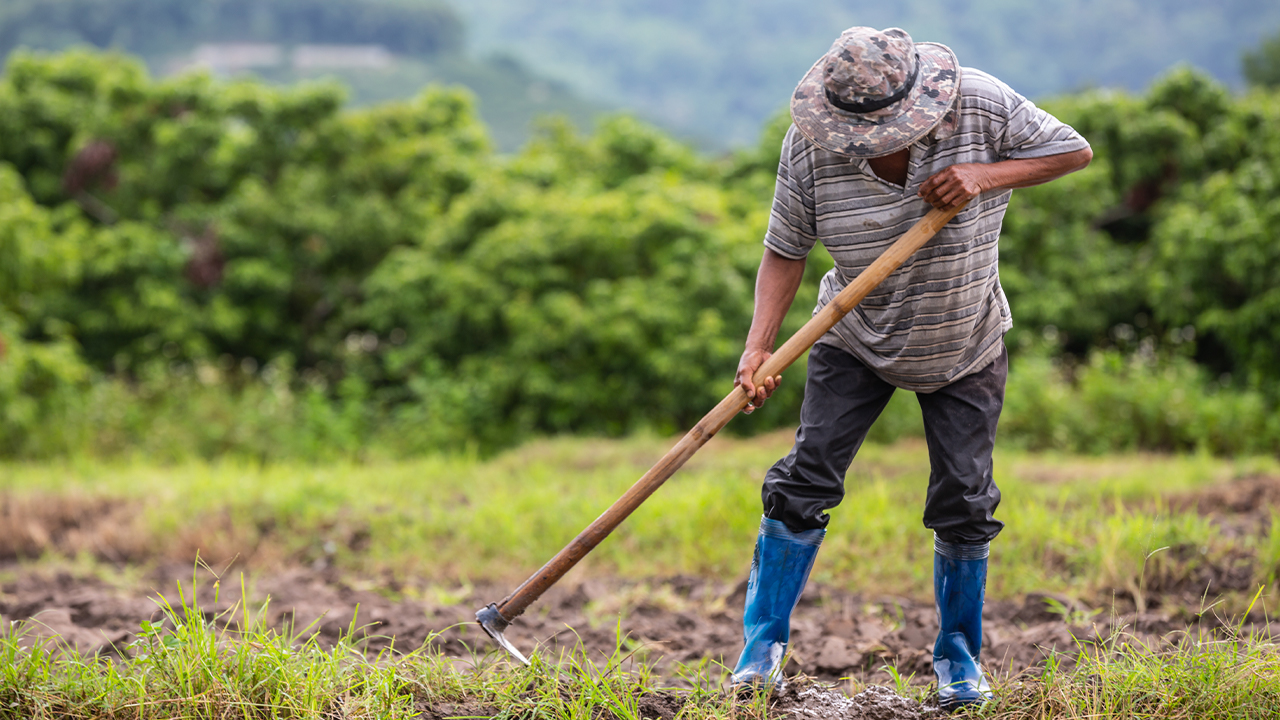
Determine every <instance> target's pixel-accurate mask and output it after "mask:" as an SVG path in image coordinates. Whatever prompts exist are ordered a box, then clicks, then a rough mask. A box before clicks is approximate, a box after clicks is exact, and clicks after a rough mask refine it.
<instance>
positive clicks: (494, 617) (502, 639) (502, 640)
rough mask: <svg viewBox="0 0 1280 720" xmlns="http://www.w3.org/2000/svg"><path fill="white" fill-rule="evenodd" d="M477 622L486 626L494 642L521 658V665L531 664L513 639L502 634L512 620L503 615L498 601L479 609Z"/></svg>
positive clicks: (481, 625)
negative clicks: (508, 638)
mask: <svg viewBox="0 0 1280 720" xmlns="http://www.w3.org/2000/svg"><path fill="white" fill-rule="evenodd" d="M476 622H478V623H480V627H482V628H484V631H485V632H486V633H488V634H489V637H491V638H493V639H494V642H496V643H498V644H499V645H501V646H502V649H503V650H506V651H507V652H509V653H511V655H512V657H514V658H515V659H516V660H519V661H520V664H521V665H528V664H529V659H528V658H526V657H525V656H524V655H521V654H520V651H519V650H517V649H516V646H515V645H512V644H511V641H509V640H507V637H506V636H505V635H503V634H502V633H503V631H505V630H506V629H507V628H508V627H510V625H511V621H510V620H507V619H506V618H504V617H502V613H501V612H498V605H497V603H490V604H489V605H486V606H485V607H482V608H480V609H479V610H477V611H476Z"/></svg>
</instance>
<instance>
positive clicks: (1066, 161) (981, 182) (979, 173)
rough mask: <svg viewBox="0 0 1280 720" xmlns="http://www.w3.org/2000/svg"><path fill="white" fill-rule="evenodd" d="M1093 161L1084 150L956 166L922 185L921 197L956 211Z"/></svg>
mask: <svg viewBox="0 0 1280 720" xmlns="http://www.w3.org/2000/svg"><path fill="white" fill-rule="evenodd" d="M1092 159H1093V151H1092V150H1090V149H1089V148H1087V147H1085V148H1081V149H1079V150H1076V151H1073V152H1069V153H1059V154H1057V155H1046V156H1045V157H1038V158H1022V159H1017V160H1002V161H1000V162H996V163H961V164H959V165H952V166H951V167H948V168H946V169H944V170H942V171H941V172H939V173H938V174H936V175H934V176H933V177H930V178H929V179H927V180H925V181H924V182H923V183H921V184H920V197H922V198H924V200H925V202H928V203H929V204H930V205H933V206H934V207H936V208H944V209H945V208H952V207H955V206H957V205H962V204H964V203H967V202H969V201H970V200H972V199H974V198H975V197H977V196H978V195H980V194H982V193H984V192H988V191H991V190H1008V189H1012V188H1022V187H1031V186H1032V185H1040V184H1041V183H1047V182H1049V181H1050V180H1053V179H1056V178H1060V177H1062V176H1063V175H1066V174H1067V173H1071V172H1075V171H1076V170H1080V169H1081V168H1083V167H1085V166H1086V165H1088V164H1089V161H1090V160H1092Z"/></svg>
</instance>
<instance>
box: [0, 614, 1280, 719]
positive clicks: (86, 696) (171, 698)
mask: <svg viewBox="0 0 1280 720" xmlns="http://www.w3.org/2000/svg"><path fill="white" fill-rule="evenodd" d="M1255 599H1256V598H1255ZM162 608H163V609H164V611H165V615H166V621H165V622H163V623H158V624H155V625H152V624H144V626H143V627H142V629H141V632H140V633H139V636H138V639H137V640H136V641H135V642H133V643H132V644H131V645H130V646H129V647H127V648H122V651H123V655H124V657H123V658H122V659H119V660H109V659H101V658H80V657H77V656H75V655H73V654H70V653H68V652H64V651H62V650H61V649H59V648H57V647H56V646H51V645H48V644H35V645H34V647H28V645H30V643H27V642H25V641H26V637H25V635H24V632H23V629H22V627H21V626H18V627H10V628H8V629H7V631H3V632H0V719H2V720H8V719H9V718H14V719H16V718H35V719H41V720H42V719H44V718H101V717H110V718H117V719H121V720H126V719H133V718H138V719H141V718H315V717H343V718H408V717H418V716H426V717H432V716H437V717H438V716H444V717H458V718H463V717H501V718H549V719H550V718H555V719H557V720H559V719H566V720H567V719H572V720H577V719H582V720H599V719H600V718H618V719H619V720H639V719H640V718H641V717H642V708H643V705H644V703H645V702H646V698H648V699H649V700H652V699H653V698H654V697H655V696H656V697H660V698H661V699H662V700H663V701H664V702H665V703H666V704H667V705H668V707H670V704H671V703H672V702H674V703H676V705H677V706H678V708H679V713H680V714H679V716H678V717H680V718H685V719H688V720H700V719H702V718H707V719H711V718H716V719H719V718H726V719H727V718H746V719H752V718H759V719H760V720H763V719H764V718H765V717H767V716H769V712H768V709H767V704H766V701H765V698H764V697H762V696H761V695H759V694H756V695H755V696H742V697H738V696H734V695H732V694H726V693H724V692H722V691H721V683H722V682H723V680H724V672H723V669H718V668H709V667H708V666H706V665H705V664H701V665H696V666H685V667H682V668H681V669H680V675H681V676H682V677H683V678H684V679H685V681H686V683H687V684H688V685H690V686H691V688H692V689H684V690H680V691H675V690H672V689H669V688H663V687H662V686H661V685H660V684H659V681H658V680H657V678H656V677H655V676H654V675H653V674H652V673H651V672H650V669H649V668H648V667H647V666H645V665H644V664H642V663H638V662H635V661H633V659H632V658H631V657H630V656H629V655H626V654H624V652H623V650H622V644H621V643H619V644H618V647H617V649H615V651H614V652H613V654H612V655H611V656H609V657H604V658H589V657H587V656H586V655H584V654H583V653H582V652H580V651H579V652H571V653H568V654H567V655H566V656H564V657H561V658H560V659H559V662H545V661H544V660H543V659H541V658H540V657H536V658H535V659H534V661H533V663H532V665H531V666H529V667H513V666H511V665H509V664H508V663H506V662H505V661H503V660H502V659H501V658H499V657H495V656H494V655H490V656H486V657H478V658H474V659H473V660H472V661H471V662H469V663H459V662H457V661H454V660H450V659H448V658H445V657H444V656H442V655H439V654H436V653H433V652H432V651H430V650H427V649H410V650H411V651H410V652H407V653H399V654H392V653H386V654H382V655H379V656H377V657H369V656H366V655H365V654H364V653H363V652H361V649H360V647H359V645H358V644H356V643H352V642H350V641H349V640H343V641H340V642H338V643H337V644H336V645H335V646H333V647H332V648H329V649H325V648H323V647H321V646H320V645H319V644H318V643H317V642H315V639H314V637H309V636H308V635H307V631H306V630H305V629H303V630H301V631H298V632H284V633H281V632H277V631H275V630H272V629H270V628H267V627H266V626H265V625H263V624H262V623H261V622H259V621H255V620H254V617H255V616H256V617H259V618H260V617H262V616H263V614H264V613H260V612H259V613H256V614H255V613H253V612H249V610H250V608H248V607H247V606H246V605H245V604H243V603H241V604H236V605H234V606H233V607H232V608H231V609H229V610H227V611H225V612H223V613H222V614H220V615H218V616H215V617H212V618H210V619H206V617H205V615H204V614H202V612H201V611H200V608H198V607H195V606H194V605H192V604H190V601H189V599H188V598H187V597H184V596H180V597H177V598H174V599H173V602H169V601H164V602H162ZM353 625H354V623H353ZM352 630H355V628H354V627H353V628H352ZM1063 659H1064V658H1063V657H1061V656H1054V657H1052V658H1050V661H1049V663H1048V664H1047V667H1046V668H1045V669H1044V671H1043V672H1042V673H1041V674H1040V675H1039V676H1038V677H1028V676H1024V677H1015V678H997V679H996V682H995V683H994V687H995V691H996V696H995V699H994V700H993V702H992V703H990V704H989V705H988V706H987V707H986V708H985V709H984V710H983V711H981V712H980V713H978V714H980V715H981V716H983V717H991V718H1001V719H1008V720H1022V719H1023V718H1027V719H1030V718H1036V719H1040V718H1080V719H1082V720H1083V719H1084V718H1090V719H1101V718H1117V719H1119V718H1175V719H1181V718H1187V719H1188V720H1189V719H1190V718H1204V719H1207V720H1213V719H1215V718H1271V717H1275V716H1276V713H1278V712H1280V647H1277V645H1275V644H1274V643H1273V642H1271V640H1270V639H1260V638H1243V637H1229V638H1227V639H1225V640H1221V639H1220V640H1216V641H1206V640H1203V639H1197V638H1190V637H1189V638H1187V639H1186V641H1184V642H1182V643H1180V644H1178V645H1176V646H1173V647H1170V648H1162V649H1158V650H1157V649H1152V648H1148V647H1146V646H1143V645H1141V644H1140V643H1137V642H1135V641H1134V639H1133V638H1132V637H1131V636H1128V635H1125V634H1123V633H1118V634H1115V635H1113V636H1112V638H1111V640H1109V641H1108V642H1107V643H1105V644H1103V645H1101V646H1094V647H1089V648H1083V647H1082V648H1081V650H1080V652H1079V653H1078V654H1077V655H1076V656H1075V657H1074V659H1075V660H1076V661H1077V662H1078V663H1079V665H1078V667H1077V669H1076V670H1075V671H1074V672H1069V673H1068V672H1062V670H1061V660H1063ZM798 682H800V683H805V682H807V681H806V680H805V679H803V678H802V679H800V680H798ZM861 689H862V688H861V687H860V686H858V685H857V684H856V683H852V684H851V686H850V687H849V688H848V690H850V691H852V692H858V691H860V690H861ZM898 691H899V692H901V693H903V694H905V695H907V696H908V697H913V698H917V699H925V698H927V697H928V695H929V693H930V690H929V689H928V688H926V687H921V686H912V685H907V684H905V683H903V682H900V683H899V687H898ZM651 715H652V714H651ZM775 716H776V714H775Z"/></svg>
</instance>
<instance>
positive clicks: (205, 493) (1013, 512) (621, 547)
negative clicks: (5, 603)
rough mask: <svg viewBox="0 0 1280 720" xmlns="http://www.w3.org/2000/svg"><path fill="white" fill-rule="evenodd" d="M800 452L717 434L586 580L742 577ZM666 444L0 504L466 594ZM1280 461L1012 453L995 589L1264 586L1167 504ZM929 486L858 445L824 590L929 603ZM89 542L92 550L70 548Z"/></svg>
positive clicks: (592, 563)
mask: <svg viewBox="0 0 1280 720" xmlns="http://www.w3.org/2000/svg"><path fill="white" fill-rule="evenodd" d="M789 442H790V439H789V436H788V435H787V434H775V435H769V436H763V437H758V438H754V439H749V440H734V439H717V440H715V441H713V443H712V444H711V445H709V446H708V447H707V448H705V449H704V450H703V451H702V452H701V453H699V454H698V455H696V456H694V458H693V459H692V460H691V461H690V463H689V465H688V466H687V467H686V468H685V469H683V470H682V471H681V472H680V473H678V474H677V475H676V476H675V477H674V478H673V479H672V480H670V481H669V482H668V483H667V485H666V486H664V487H663V488H662V489H660V490H659V491H658V492H657V493H656V494H655V495H654V496H653V497H652V498H650V500H649V501H648V502H647V503H646V504H644V505H643V506H641V507H640V509H639V510H638V511H637V512H636V513H635V514H634V515H633V516H632V517H631V518H630V519H629V520H628V521H627V522H626V523H624V524H623V525H622V526H621V527H620V528H619V529H618V530H617V531H616V532H615V533H614V534H613V536H611V537H610V538H609V539H608V540H606V541H605V542H604V543H603V544H602V545H601V546H600V547H598V548H597V549H596V550H595V551H594V552H593V553H592V554H591V555H590V556H588V558H587V559H586V560H585V561H584V563H583V567H582V568H581V569H580V570H577V571H575V572H579V573H582V572H595V573H605V574H615V575H625V576H627V577H633V578H640V579H644V578H661V577H669V576H672V575H676V574H688V575H698V576H703V577H710V578H713V579H720V580H724V581H734V580H736V579H738V578H740V577H741V576H744V575H745V573H746V569H747V565H748V563H749V562H750V554H751V547H752V542H753V538H754V535H755V530H756V526H757V524H758V522H759V514H760V509H759V505H760V501H759V480H760V477H761V475H762V474H763V472H764V470H765V469H766V468H767V467H768V466H769V465H770V464H771V463H772V462H773V461H774V460H776V459H777V457H779V456H780V455H781V454H782V453H784V452H785V451H786V449H787V447H788V445H789ZM670 443H671V440H669V439H656V438H638V439H631V440H625V441H604V440H582V439H564V440H547V441H542V442H537V443H533V444H530V445H526V446H524V447H521V448H518V449H516V450H513V451H510V452H508V453H506V454H503V455H500V456H498V457H496V458H493V459H491V460H484V461H482V460H478V459H476V458H474V457H467V456H457V457H435V458H425V459H418V460H411V461H385V462H370V463H367V464H354V463H334V464H328V465H323V466H321V465H307V464H273V465H265V466H261V465H257V464H253V463H249V462H245V461H225V462H220V463H213V464H205V463H189V464H178V465H174V466H159V465H155V464H149V463H147V462H145V461H144V460H135V461H134V462H132V463H119V464H102V463H99V462H96V461H93V462H90V461H80V462H77V461H67V462H61V463H39V464H8V465H0V494H3V495H5V496H7V497H8V499H9V502H11V503H17V504H18V505H20V506H22V507H24V508H26V510H24V512H26V514H27V515H28V516H30V517H35V518H39V517H40V515H41V513H48V512H54V511H55V510H56V511H57V512H64V513H65V512H73V511H74V507H72V509H71V510H68V509H67V508H66V507H63V506H67V505H71V506H76V505H87V506H92V504H93V503H94V502H97V501H99V500H102V499H112V500H123V501H125V502H126V503H127V506H128V508H129V510H128V512H125V513H120V514H119V516H120V517H121V518H122V519H121V520H120V522H122V523H125V525H126V526H125V527H120V528H114V529H113V531H112V534H111V535H110V538H111V539H110V541H111V542H117V543H123V544H126V545H128V546H129V547H128V548H127V549H128V550H129V555H130V556H131V557H140V556H141V557H157V558H163V559H168V560H177V561H183V562H190V561H191V560H192V559H193V558H194V557H195V552H196V550H197V549H199V550H200V552H201V556H202V557H203V558H205V559H206V560H208V561H209V562H210V563H211V564H213V565H217V564H219V563H220V562H224V561H226V560H229V559H231V558H232V557H236V556H239V557H241V558H242V559H246V560H248V561H249V562H250V563H252V562H254V561H255V560H261V561H264V562H265V561H278V560H288V561H293V562H313V561H314V560H316V559H317V558H320V557H325V558H326V559H327V560H328V561H330V562H332V563H334V564H335V565H336V566H337V567H338V568H339V569H342V570H346V571H352V572H358V573H367V574H372V573H379V574H383V573H390V574H392V575H397V576H401V577H405V578H409V577H415V578H425V579H427V580H428V581H430V582H432V583H433V584H435V585H439V586H446V585H453V586H455V587H456V586H457V585H459V584H465V583H467V582H473V581H479V580H499V581H515V580H520V579H523V578H524V577H525V576H527V575H528V574H529V573H531V572H532V571H533V570H535V569H537V568H538V567H540V566H541V564H542V563H543V562H545V561H546V560H547V559H548V558H550V557H551V556H552V555H553V554H554V553H555V552H556V551H558V550H559V549H560V548H561V547H563V546H564V544H565V543H567V542H568V541H569V540H570V539H572V538H573V536H574V535H575V534H577V532H579V531H580V530H581V529H582V528H584V527H585V526H586V525H587V524H588V523H589V522H590V521H591V520H593V519H594V518H595V517H596V516H597V515H599V513H600V512H601V511H602V510H603V509H604V508H606V507H607V506H609V504H611V503H612V502H613V501H614V500H615V499H617V497H618V496H619V495H621V494H622V492H623V491H624V490H625V489H626V488H627V487H628V486H630V484H631V483H632V482H634V481H635V480H636V479H637V478H638V477H639V476H640V474H641V473H642V472H643V471H644V470H645V469H647V468H648V467H649V465H650V464H652V463H653V462H654V461H655V460H656V459H657V458H658V457H660V456H661V455H662V453H663V452H665V450H666V449H667V448H668V447H669V445H670ZM1277 465H1278V464H1277V462H1276V460H1275V459H1273V458H1247V459H1237V460H1224V459H1218V458H1212V457H1209V456H1207V455H1192V456H1159V455H1142V454H1132V455H1110V456H1093V457H1081V456H1072V455H1055V454H1044V453H1040V454H1035V453H1027V452H1021V451H1004V452H1000V453H998V455H997V468H996V477H997V480H998V482H999V483H1000V486H1001V488H1002V491H1003V495H1004V499H1003V501H1002V503H1001V507H1000V511H999V512H998V514H997V516H998V517H1000V518H1002V519H1003V520H1004V521H1005V522H1006V523H1007V527H1006V529H1005V531H1004V532H1003V533H1002V535H1001V536H1000V537H999V538H998V539H997V540H996V542H995V543H994V544H993V546H992V558H993V560H992V568H993V570H992V573H991V579H990V587H989V593H990V595H991V596H992V597H995V598H1004V597H1018V596H1020V595H1021V594H1022V593H1026V592H1030V591H1047V592H1054V593H1065V594H1068V595H1072V596H1076V597H1080V598H1082V599H1090V598H1096V597H1101V596H1105V595H1107V594H1108V593H1110V592H1126V593H1130V594H1134V595H1141V594H1142V593H1143V592H1144V590H1145V588H1147V587H1152V586H1153V583H1160V584H1162V586H1168V585H1169V584H1171V583H1175V584H1176V583H1177V582H1179V581H1180V580H1181V579H1185V578H1189V577H1191V576H1192V572H1193V571H1194V570H1195V568H1196V567H1197V565H1199V564H1201V563H1206V562H1209V563H1212V562H1217V561H1219V560H1221V559H1222V558H1227V557H1239V556H1246V557H1250V558H1256V563H1255V565H1256V575H1257V578H1256V579H1257V582H1258V583H1265V582H1268V581H1270V580H1272V579H1273V578H1274V576H1275V573H1276V568H1277V563H1278V561H1280V539H1278V537H1277V536H1278V535H1280V532H1272V533H1270V535H1267V536H1252V535H1248V534H1243V535H1242V534H1239V533H1236V534H1231V533H1224V532H1223V531H1222V530H1221V529H1220V528H1219V527H1218V526H1216V525H1214V524H1212V523H1211V522H1209V521H1208V520H1206V519H1205V518H1203V517H1201V516H1199V515H1196V514H1195V513H1194V512H1188V511H1180V512H1174V511H1171V510H1170V509H1169V504H1168V501H1167V498H1169V497H1170V496H1171V495H1178V494H1182V493H1193V492H1196V491H1197V490H1199V489H1202V488H1205V487H1207V486H1211V485H1214V484H1218V483H1223V482H1227V481H1229V480H1231V479H1232V478H1235V477H1239V476H1245V475H1250V474H1257V473H1268V474H1277V473H1280V468H1278V466H1277ZM927 477H928V460H927V456H926V452H925V448H924V446H923V444H922V443H920V442H919V441H904V442H900V443H898V444H894V445H873V444H869V445H868V446H866V447H865V448H864V449H863V451H862V452H861V454H860V456H859V457H858V459H857V460H856V461H855V462H854V465H853V467H852V469H851V471H850V474H849V478H848V482H847V491H848V494H847V496H846V499H845V501H844V503H843V504H842V505H841V506H840V507H838V508H836V509H834V510H833V511H832V512H831V515H832V522H831V527H830V532H829V534H828V539H827V541H826V544H825V545H824V547H823V550H822V552H821V554H820V556H819V559H818V563H817V566H816V568H815V570H814V578H815V579H816V580H817V581H818V582H822V583H828V584H831V585H835V586H839V587H843V588H846V589H850V590H863V591H882V592H892V593H897V594H903V595H910V596H916V597H927V596H928V595H929V593H930V591H931V585H930V583H931V562H930V558H931V556H932V545H931V534H930V532H929V531H928V530H927V529H925V528H924V527H923V526H922V524H921V520H920V514H921V507H922V504H923V501H924V494H925V487H926V483H927ZM50 508H53V509H52V510H51V509H50ZM1272 527H1277V526H1276V525H1274V524H1273V525H1272ZM0 541H3V538H0ZM80 550H84V551H86V552H94V550H93V548H92V547H85V548H75V547H70V548H62V549H61V552H63V553H64V554H67V555H74V554H75V553H76V552H78V551H80ZM1209 591H1210V592H1211V593H1212V592H1213V591H1214V589H1213V588H1209Z"/></svg>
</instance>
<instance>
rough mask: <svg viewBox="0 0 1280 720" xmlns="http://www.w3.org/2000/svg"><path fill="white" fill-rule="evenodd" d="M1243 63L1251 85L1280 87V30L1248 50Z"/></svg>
mask: <svg viewBox="0 0 1280 720" xmlns="http://www.w3.org/2000/svg"><path fill="white" fill-rule="evenodd" d="M1241 64H1242V66H1243V70H1244V79H1245V80H1247V81H1248V83H1249V84H1250V85H1257V86H1259V87H1280V32H1277V33H1276V34H1275V35H1272V36H1271V37H1268V38H1265V39H1263V41H1262V42H1261V43H1259V44H1258V47H1256V48H1254V49H1253V50H1248V51H1246V52H1245V54H1244V58H1243V61H1242V63H1241Z"/></svg>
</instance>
